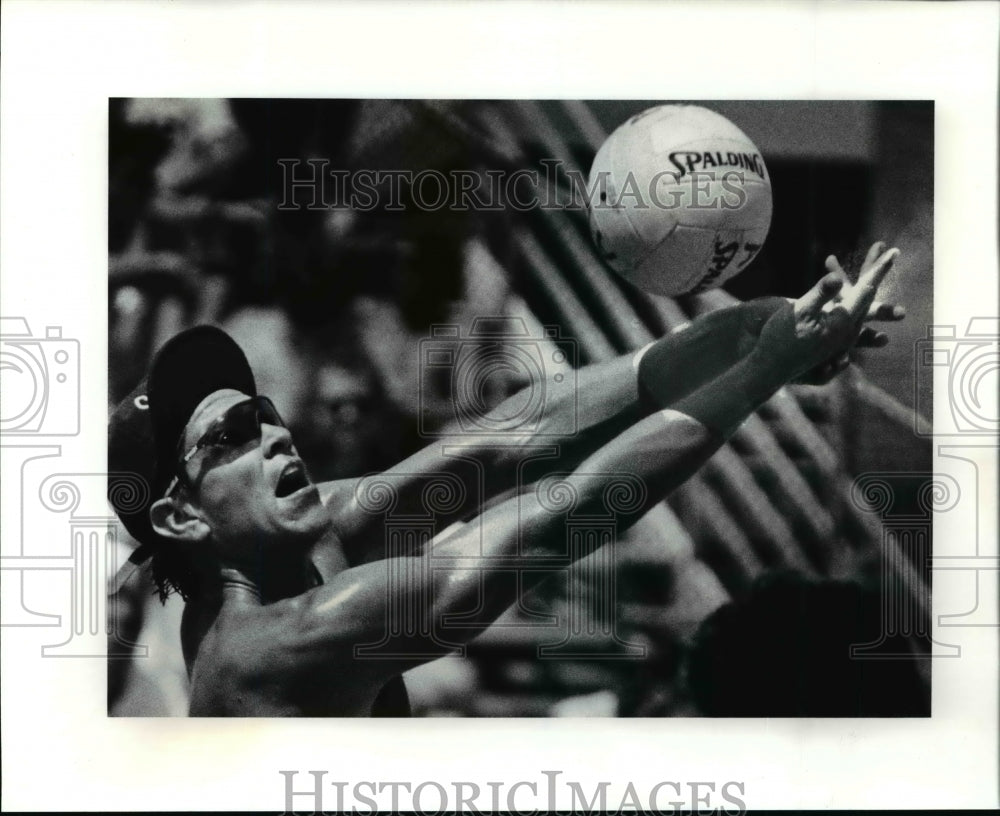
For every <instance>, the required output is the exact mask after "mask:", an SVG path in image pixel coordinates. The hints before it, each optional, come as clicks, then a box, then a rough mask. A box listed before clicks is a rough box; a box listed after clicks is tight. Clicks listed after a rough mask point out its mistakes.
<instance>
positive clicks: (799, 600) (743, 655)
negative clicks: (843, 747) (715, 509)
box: [687, 574, 930, 717]
mask: <svg viewBox="0 0 1000 816" xmlns="http://www.w3.org/2000/svg"><path fill="white" fill-rule="evenodd" d="M879 600H880V599H879V596H878V594H877V593H875V592H871V591H867V590H865V589H863V588H862V587H861V586H860V585H858V584H853V583H848V582H842V581H832V580H822V581H812V580H808V579H805V578H802V577H800V576H795V575H788V574H779V575H772V576H768V577H766V578H764V579H763V580H759V581H758V582H757V583H756V584H755V585H754V586H753V587H752V589H751V591H750V593H749V594H748V596H747V597H746V598H745V599H742V600H739V601H735V602H732V603H729V604H726V605H725V606H723V607H721V608H720V609H718V610H716V611H715V612H714V613H713V614H712V615H710V616H709V617H708V618H707V619H706V620H705V621H704V622H703V623H702V625H701V627H700V628H699V630H698V633H697V635H696V636H695V640H694V643H693V644H692V647H691V650H690V653H689V656H688V663H687V681H688V687H689V690H690V692H691V695H692V697H693V698H694V702H695V703H696V705H697V706H698V708H699V709H700V710H701V711H702V713H703V714H706V715H708V716H717V717H850V716H869V717H873V716H881V717H892V716H928V715H929V714H930V694H929V689H926V688H925V687H924V684H923V682H922V681H921V678H920V676H919V674H918V672H917V669H916V664H915V661H916V656H915V655H914V654H913V653H911V651H910V648H909V644H908V642H907V640H906V638H905V637H902V636H895V637H893V636H889V635H887V634H884V632H883V625H882V615H881V608H880V603H879ZM876 642H878V643H880V646H879V648H880V650H882V651H883V658H882V659H865V658H863V657H857V656H852V654H851V646H852V645H862V644H869V643H876ZM890 652H891V653H894V654H897V655H906V656H905V657H897V658H894V659H891V658H889V659H887V658H886V657H885V655H887V654H888V653H890Z"/></svg>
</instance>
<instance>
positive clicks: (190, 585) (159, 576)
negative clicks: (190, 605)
mask: <svg viewBox="0 0 1000 816" xmlns="http://www.w3.org/2000/svg"><path fill="white" fill-rule="evenodd" d="M176 543H177V542H170V543H169V544H160V545H159V546H158V547H157V548H156V549H155V550H154V551H153V556H152V558H151V559H150V568H151V572H152V576H153V583H154V584H156V594H157V595H159V596H160V602H161V603H166V602H167V598H169V597H170V596H171V595H173V594H174V593H175V592H176V593H177V594H178V595H180V596H181V598H183V599H184V601H187V600H188V599H190V598H191V597H193V596H195V595H197V594H198V592H199V589H200V586H201V583H200V576H199V575H198V573H197V571H196V570H195V569H194V564H193V562H192V559H191V557H190V555H188V554H187V553H185V552H184V548H183V547H181V546H174V545H175V544H176Z"/></svg>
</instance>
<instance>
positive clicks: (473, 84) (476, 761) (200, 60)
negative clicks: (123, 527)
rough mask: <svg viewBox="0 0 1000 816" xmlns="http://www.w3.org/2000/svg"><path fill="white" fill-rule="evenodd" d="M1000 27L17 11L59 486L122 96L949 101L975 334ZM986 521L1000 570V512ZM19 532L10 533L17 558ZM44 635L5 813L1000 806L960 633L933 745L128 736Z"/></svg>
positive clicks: (944, 268)
mask: <svg viewBox="0 0 1000 816" xmlns="http://www.w3.org/2000/svg"><path fill="white" fill-rule="evenodd" d="M998 9H1000V6H998V5H994V4H991V3H983V4H977V3H958V4H938V3H893V2H879V3H865V2H854V3H847V4H832V3H830V4H811V3H804V2H803V3H793V4H783V3H766V4H765V3H751V2H740V3H719V4H715V3H698V4H671V5H654V4H653V3H634V4H626V3H622V2H617V3H614V4H612V3H581V4H574V5H572V6H570V5H569V4H563V3H555V2H551V3H542V4H538V5H534V4H521V3H503V4H499V5H491V4H486V3H474V4H469V5H467V6H458V5H457V4H456V5H452V4H433V5H420V6H416V5H404V4H401V3H400V4H371V3H370V4H367V5H365V6H360V5H354V4H352V5H339V4H331V5H321V4H319V3H298V2H286V3H282V4H272V5H267V6H264V5H262V4H258V3H222V4H211V3H207V2H200V3H194V2H192V3H182V2H178V3H142V4H132V3H126V2H115V3H98V2H83V1H82V0H75V1H73V2H62V3H54V2H7V3H5V4H4V7H3V30H2V48H0V53H2V63H3V64H2V74H0V83H2V102H3V108H2V132H0V149H2V164H3V176H2V200H0V214H2V244H0V245H2V252H3V262H2V273H3V290H2V312H3V314H4V315H5V316H11V315H18V316H24V317H27V318H28V319H29V321H30V322H31V325H32V328H33V330H34V331H35V332H36V333H38V332H39V331H40V330H41V329H42V328H43V327H44V326H45V325H55V324H58V325H61V326H62V327H63V333H64V336H65V337H69V338H75V339H78V340H79V341H80V343H81V349H82V376H83V380H82V382H83V389H82V411H83V415H82V427H83V433H82V434H81V435H80V436H79V437H74V438H67V439H63V440H61V442H60V444H61V445H62V460H61V461H60V462H59V469H60V470H63V471H72V470H78V471H100V470H102V469H103V467H104V460H105V428H106V415H105V401H106V396H105V394H106V384H107V383H106V311H107V284H106V279H107V238H106V230H107V134H106V121H107V98H108V97H109V96H241V95H242V96H303V97H326V96H329V97H337V96H353V97H379V96H394V97H398V96H411V97H443V96H447V97H529V98H538V97H566V98H574V97H576V98H597V97H625V98H642V99H653V98H673V99H676V98H691V99H711V98H725V99H735V98H749V99H755V98H760V99H763V98H767V99H784V98H795V99H802V98H804V99H934V100H935V101H936V117H937V124H936V138H937V162H936V172H935V181H936V201H935V216H936V223H935V251H936V253H937V257H936V265H935V272H936V280H937V284H936V290H935V298H936V302H935V306H936V312H937V318H936V320H937V322H938V323H957V324H958V325H959V327H960V328H959V331H960V332H961V330H962V327H964V325H965V323H966V322H967V319H968V317H970V316H972V315H974V314H979V315H982V314H993V315H995V314H996V313H997V307H996V303H997V265H996V255H997V209H996V193H997V167H996V162H997V143H996V121H997V32H998ZM385 54H396V55H398V56H396V57H394V58H393V59H391V60H388V59H386V58H385V56H384V55H385ZM942 386H943V383H940V384H939V387H938V389H937V391H938V395H939V396H940V395H941V394H942V393H943V392H942ZM939 407H940V406H939ZM29 441H30V440H29ZM995 453H996V451H995V449H994V450H993V451H992V452H986V453H983V454H981V457H982V459H981V475H984V478H985V477H988V476H989V474H990V473H993V474H995V466H996V456H995ZM990 468H992V470H990ZM3 478H4V482H5V485H6V484H9V482H8V479H9V478H15V479H16V478H17V473H16V472H15V473H8V472H7V469H5V471H4V473H3ZM994 478H995V477H994ZM992 485H993V486H992V488H991V487H990V484H989V483H987V484H986V492H985V493H983V494H982V495H985V496H987V497H990V496H992V497H994V498H993V499H992V501H994V502H995V496H996V487H995V481H994V482H993V483H992ZM4 489H5V490H7V487H6V486H5V488H4ZM981 509H982V510H983V511H984V512H983V514H982V518H981V525H984V526H981V529H980V547H981V551H983V552H991V553H993V554H995V553H996V526H995V525H996V522H995V517H996V507H995V504H994V506H992V507H985V508H981ZM27 512H29V513H30V512H32V508H31V506H30V504H29V506H28V508H27ZM991 519H992V521H991ZM18 521H19V520H18V519H17V518H13V517H11V515H10V514H8V515H6V516H5V517H4V518H3V535H4V536H5V537H7V536H10V535H14V536H16V535H18ZM991 525H992V526H991ZM952 526H953V527H954V526H955V525H954V524H953V525H952ZM991 531H992V532H991ZM968 535H969V530H968V527H959V528H957V529H944V528H940V527H939V528H938V530H937V532H936V535H935V548H936V552H937V553H938V554H947V553H954V554H968V553H969V549H968ZM963 542H964V543H963ZM4 552H5V553H8V552H9V551H8V550H7V547H6V545H5V549H4ZM982 585H983V586H984V587H990V586H991V587H993V588H994V589H993V591H994V592H995V587H996V582H995V580H994V581H993V582H992V583H991V582H989V581H983V582H982ZM973 587H974V581H972V580H971V579H968V577H967V576H966V578H965V579H963V580H959V579H958V578H954V577H952V578H949V579H948V580H942V581H940V582H939V585H938V586H937V590H938V591H937V593H936V596H935V606H936V608H937V610H938V611H949V612H959V611H963V610H965V609H968V608H970V607H971V606H972V602H971V600H970V598H969V593H970V592H971V590H972V588H973ZM979 601H980V603H994V604H995V603H996V598H995V597H992V598H991V597H981V598H980V599H979ZM55 603H56V606H57V607H58V608H61V607H64V606H65V600H64V599H56V601H55ZM40 631H41V630H30V629H9V628H8V629H5V630H4V637H3V644H2V646H3V652H2V655H3V664H2V666H3V678H2V679H3V689H2V692H3V694H2V716H3V781H4V785H3V807H4V809H5V810H7V809H27V810H35V809H45V810H50V809H94V810H96V809H107V810H116V809H156V810H164V809H191V810H211V809H223V808H224V809H252V810H280V809H281V808H282V807H283V806H284V800H283V791H284V787H283V784H284V782H283V779H282V778H281V777H280V776H279V774H278V770H279V769H288V770H291V769H295V770H299V771H303V772H304V771H307V770H312V769H315V770H327V771H329V774H328V776H327V778H328V779H329V780H333V779H336V780H344V781H348V782H349V783H352V784H353V783H354V782H357V781H360V780H365V779H372V780H385V781H389V780H399V781H407V780H409V781H413V782H419V781H422V780H425V779H433V780H439V781H442V782H445V783H448V782H451V781H455V780H475V781H478V782H479V783H480V784H482V783H484V782H485V781H486V780H497V781H500V780H505V781H507V782H508V783H512V782H513V781H515V780H517V779H521V778H524V779H528V780H535V781H541V779H542V777H541V774H540V771H541V770H542V769H558V770H562V771H564V772H565V776H564V779H565V778H571V779H575V780H579V781H581V782H584V783H587V784H586V785H585V787H589V786H590V785H592V784H593V783H594V781H596V780H618V781H619V782H620V784H621V785H624V784H625V782H627V781H632V782H634V784H635V785H636V788H637V789H638V790H640V791H643V790H648V788H649V787H651V786H652V785H653V784H655V783H656V782H658V781H662V780H677V781H682V782H683V781H688V780H700V781H708V780H711V781H714V782H715V783H716V784H717V785H721V784H722V783H723V782H725V781H727V780H741V781H743V782H745V784H746V789H745V796H744V798H745V801H746V803H747V805H748V806H749V807H751V808H768V807H783V808H792V807H799V806H803V807H820V808H822V807H842V808H855V807H858V808H860V807H865V808H872V807H894V808H898V807H906V806H917V807H944V806H964V807H989V806H995V805H996V804H997V790H998V788H997V768H998V753H997V684H996V681H997V665H998V651H997V630H996V629H993V628H985V629H949V630H948V631H947V633H946V635H945V636H944V637H943V639H944V640H945V641H947V642H949V643H956V644H959V645H961V646H962V650H963V651H962V657H961V658H960V659H946V660H940V661H936V662H935V665H934V669H935V676H934V717H933V718H932V719H930V720H926V721H919V720H917V721H856V720H842V721H769V722H765V721H745V722H731V721H710V720H690V721H677V720H648V721H642V720H617V721H575V722H553V721H546V722H541V721H486V722H483V721H441V720H435V721H406V722H386V721H363V720H362V721H336V720H335V721H316V720H309V721H301V722H299V721H296V722H292V721H251V720H243V721H238V722H223V721H204V720H173V721H168V720H111V719H107V718H106V717H105V699H104V673H105V669H104V665H103V663H102V661H100V660H86V659H83V660H59V659H41V658H40V655H39V650H40V644H41V643H43V642H51V640H52V632H51V630H46V631H48V634H46V635H45V636H44V637H43V636H42V635H40ZM307 781H308V777H306V776H305V774H304V773H303V774H302V775H301V776H300V778H299V782H298V785H299V786H300V787H301V786H304V785H305V784H306V783H307ZM667 798H670V797H669V796H668V797H667ZM428 801H429V802H433V801H434V797H433V796H431V797H430V798H429V800H428ZM303 804H304V803H303ZM560 804H566V803H565V802H561V803H560ZM328 807H332V804H330V803H328Z"/></svg>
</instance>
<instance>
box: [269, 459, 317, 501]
mask: <svg viewBox="0 0 1000 816" xmlns="http://www.w3.org/2000/svg"><path fill="white" fill-rule="evenodd" d="M309 485H310V481H309V477H308V476H307V475H306V469H305V467H303V465H302V463H301V462H291V463H289V464H288V465H286V466H285V469H284V470H282V471H281V476H279V477H278V486H277V487H276V488H275V490H274V495H275V496H277V497H278V498H279V499H283V498H285V496H291V495H292V494H293V493H297V492H298V491H300V490H301V489H302V488H304V487H309Z"/></svg>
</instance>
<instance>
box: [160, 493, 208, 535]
mask: <svg viewBox="0 0 1000 816" xmlns="http://www.w3.org/2000/svg"><path fill="white" fill-rule="evenodd" d="M149 519H150V521H151V522H152V523H153V529H154V530H156V532H157V533H159V534H160V535H162V536H166V537H167V538H179V539H181V540H183V541H204V540H205V539H206V538H208V534H209V533H210V532H211V530H210V529H209V527H208V524H206V523H205V521H204V520H203V519H202V518H201V516H199V515H198V514H197V512H195V510H194V509H193V508H192V507H191V505H190V504H188V503H187V502H180V501H176V500H175V499H169V498H164V499H160V500H159V501H158V502H156V503H155V504H154V505H153V506H152V507H150V508H149Z"/></svg>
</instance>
